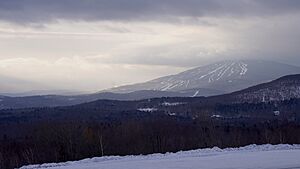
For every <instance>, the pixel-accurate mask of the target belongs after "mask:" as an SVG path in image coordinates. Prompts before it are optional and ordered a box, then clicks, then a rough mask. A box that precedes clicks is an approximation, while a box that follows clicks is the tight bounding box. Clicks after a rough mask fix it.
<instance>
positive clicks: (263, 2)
mask: <svg viewBox="0 0 300 169" xmlns="http://www.w3.org/2000/svg"><path fill="white" fill-rule="evenodd" d="M299 9H300V1H299V0H226V1H225V0H1V1H0V19H1V20H4V21H8V22H15V23H25V24H26V23H43V22H49V21H55V20H57V19H66V20H85V21H98V20H126V21H127V20H156V19H164V18H169V17H201V16H218V17H224V16H233V17H239V16H265V15H277V14H283V13H290V12H295V11H299Z"/></svg>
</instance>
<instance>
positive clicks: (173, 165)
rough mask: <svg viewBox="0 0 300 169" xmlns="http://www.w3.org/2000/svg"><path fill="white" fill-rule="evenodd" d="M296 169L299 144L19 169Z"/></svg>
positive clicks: (116, 157)
mask: <svg viewBox="0 0 300 169" xmlns="http://www.w3.org/2000/svg"><path fill="white" fill-rule="evenodd" d="M42 168H47V169H300V145H259V146H258V145H249V146H246V147H241V148H226V149H219V148H212V149H199V150H192V151H183V152H178V153H167V154H153V155H146V156H142V155H140V156H125V157H120V156H111V157H99V158H92V159H85V160H81V161H75V162H66V163H57V164H55V163H52V164H42V165H31V166H25V167H22V169H42Z"/></svg>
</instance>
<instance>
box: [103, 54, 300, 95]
mask: <svg viewBox="0 0 300 169" xmlns="http://www.w3.org/2000/svg"><path fill="white" fill-rule="evenodd" d="M296 73H300V67H297V66H292V65H287V64H283V63H277V62H271V61H260V60H244V61H242V60H241V61H221V62H217V63H213V64H209V65H205V66H201V67H197V68H194V69H190V70H187V71H184V72H181V73H179V74H176V75H170V76H165V77H161V78H158V79H154V80H151V81H148V82H145V83H138V84H133V85H126V86H121V87H116V88H112V89H109V90H107V91H109V92H115V93H128V92H133V91H138V90H158V91H172V92H184V91H188V90H189V91H190V90H194V95H195V96H203V95H206V96H208V95H215V94H223V93H228V92H233V91H237V90H241V89H244V88H247V87H250V86H253V85H257V84H260V83H263V82H268V81H271V80H274V79H276V78H279V77H281V76H285V75H289V74H296ZM207 91H211V93H207ZM204 92H205V94H204Z"/></svg>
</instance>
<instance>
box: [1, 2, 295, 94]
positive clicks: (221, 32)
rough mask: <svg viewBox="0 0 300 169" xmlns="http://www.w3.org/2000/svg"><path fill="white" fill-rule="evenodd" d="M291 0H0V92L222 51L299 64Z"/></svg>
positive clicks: (138, 74) (165, 70)
mask: <svg viewBox="0 0 300 169" xmlns="http://www.w3.org/2000/svg"><path fill="white" fill-rule="evenodd" d="M299 30H300V1H299V0H0V83H1V84H0V92H5V91H7V92H12V91H16V92H19V91H26V90H41V89H47V90H48V89H68V90H78V91H99V90H101V89H105V88H109V87H113V86H119V85H122V84H129V83H135V82H142V81H145V80H150V79H152V78H156V77H159V76H164V75H168V74H174V73H177V72H180V71H182V70H186V69H188V68H192V67H196V66H201V65H203V64H207V63H211V62H214V61H218V60H224V59H264V60H275V61H280V62H285V63H289V64H294V65H300V56H299V53H300V46H299V44H300V31H299Z"/></svg>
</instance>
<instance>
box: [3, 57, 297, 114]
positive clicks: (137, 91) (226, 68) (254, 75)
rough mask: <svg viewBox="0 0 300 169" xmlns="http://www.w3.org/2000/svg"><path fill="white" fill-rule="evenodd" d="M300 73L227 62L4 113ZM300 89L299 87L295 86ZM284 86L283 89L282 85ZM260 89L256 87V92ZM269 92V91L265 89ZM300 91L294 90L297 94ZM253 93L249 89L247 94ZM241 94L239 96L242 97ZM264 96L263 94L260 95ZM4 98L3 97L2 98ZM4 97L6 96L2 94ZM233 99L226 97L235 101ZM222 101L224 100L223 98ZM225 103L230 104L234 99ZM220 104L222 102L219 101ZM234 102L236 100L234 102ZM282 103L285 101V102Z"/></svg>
mask: <svg viewBox="0 0 300 169" xmlns="http://www.w3.org/2000/svg"><path fill="white" fill-rule="evenodd" d="M295 72H296V73H297V72H298V73H300V68H299V67H295V66H290V65H286V64H281V63H276V62H269V61H223V62H218V63H215V64H211V65H207V66H202V67H199V68H195V69H191V70H188V71H185V72H182V73H179V74H177V75H171V76H167V77H162V78H159V79H155V80H152V81H149V82H146V83H140V84H135V85H129V86H123V87H119V88H113V89H110V90H106V91H101V92H98V93H93V94H84V95H73V96H72V95H68V96H61V95H37V96H26V97H5V96H3V97H2V98H0V109H7V108H28V107H56V106H70V105H76V104H81V103H86V102H91V101H96V100H99V99H106V100H141V99H148V98H160V97H199V96H217V95H221V94H225V93H230V92H233V91H237V90H241V89H244V88H247V87H250V86H253V85H257V84H259V83H263V82H268V81H271V80H273V79H276V78H279V77H281V76H282V75H286V74H293V73H295ZM295 85H297V84H295ZM279 86H280V85H279ZM256 88H257V87H255V89H256ZM265 90H266V89H265ZM282 90H283V89H282ZM294 90H296V88H292V89H291V91H290V92H293V91H294ZM247 91H249V89H248V90H247ZM241 92H242V93H243V94H239V95H237V94H236V95H237V96H235V98H236V99H237V100H238V101H242V100H245V101H249V102H250V101H253V100H255V99H256V100H257V101H258V102H259V101H261V100H262V99H264V100H265V101H268V100H274V99H277V100H278V97H279V95H278V94H280V93H282V92H283V91H280V92H279V93H277V95H275V93H274V92H273V93H272V94H270V92H269V93H268V92H267V91H264V92H263V93H264V95H266V96H265V97H262V96H261V95H257V93H255V92H252V93H244V91H241ZM241 92H238V93H241ZM260 93H262V92H261V91H260ZM0 95H1V94H0ZM2 95H3V94H2ZM288 95H289V94H285V95H282V94H281V95H280V97H283V99H284V98H285V97H286V98H290V97H293V95H292V94H291V96H288ZM232 96H233V95H230V96H229V95H226V97H228V98H232ZM217 98H221V99H220V100H224V99H223V98H222V96H221V97H217ZM228 98H227V99H225V100H228V101H229V100H230V99H228ZM259 99H260V100H259ZM216 100H218V99H216ZM231 100H232V99H231ZM281 100H282V99H281Z"/></svg>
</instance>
